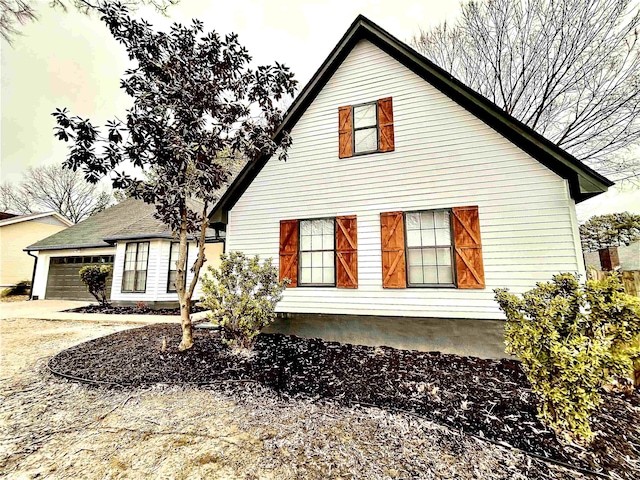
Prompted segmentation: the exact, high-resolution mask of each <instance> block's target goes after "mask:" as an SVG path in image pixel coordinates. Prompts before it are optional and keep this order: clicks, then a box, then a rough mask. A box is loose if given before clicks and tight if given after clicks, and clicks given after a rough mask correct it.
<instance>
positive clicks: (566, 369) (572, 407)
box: [495, 273, 640, 441]
mask: <svg viewBox="0 0 640 480" xmlns="http://www.w3.org/2000/svg"><path fill="white" fill-rule="evenodd" d="M495 294H496V300H497V301H498V304H499V305H500V308H501V309H502V310H503V311H504V312H505V314H506V317H507V322H506V326H505V344H506V346H507V348H506V351H507V353H512V354H515V355H517V356H518V357H519V358H520V360H521V361H522V364H523V367H524V370H525V372H526V374H527V378H528V379H529V381H530V382H531V386H532V388H533V391H534V392H535V393H536V394H537V395H538V396H539V398H540V406H539V408H538V414H539V417H540V419H541V420H542V421H543V422H545V423H546V424H547V425H549V426H551V427H552V428H553V429H554V430H556V432H557V433H559V434H563V435H565V436H567V437H571V436H572V437H574V438H576V439H578V440H583V441H589V440H591V439H592V438H593V432H592V431H591V428H590V425H589V417H590V415H591V414H592V413H593V412H594V411H595V410H596V409H597V408H598V406H599V405H600V403H601V401H602V399H601V396H600V392H599V390H600V388H601V387H602V386H604V385H606V384H609V383H610V382H611V381H612V380H614V379H615V378H620V377H626V376H627V375H628V373H629V371H630V369H631V364H632V358H633V357H634V355H636V354H637V349H633V348H630V347H629V345H631V344H632V341H633V340H634V338H636V337H637V336H638V335H639V334H640V319H639V315H640V299H638V298H635V297H632V296H631V295H627V294H626V293H624V287H623V286H622V284H621V282H620V279H619V278H618V276H617V274H615V273H613V274H611V275H610V276H608V277H606V278H605V279H603V280H589V281H587V282H586V284H585V285H584V286H583V285H580V283H579V281H578V278H577V277H576V276H574V275H572V274H570V273H563V274H560V275H555V276H554V277H553V280H552V281H551V282H548V283H538V284H537V286H536V287H535V288H534V289H532V290H530V291H528V292H526V293H524V295H523V296H522V298H519V297H517V296H515V295H513V294H510V293H508V290H507V289H496V290H495Z"/></svg>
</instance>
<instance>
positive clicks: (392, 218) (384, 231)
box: [380, 212, 407, 288]
mask: <svg viewBox="0 0 640 480" xmlns="http://www.w3.org/2000/svg"><path fill="white" fill-rule="evenodd" d="M380 234H381V237H382V286H383V287H384V288H407V275H406V266H405V260H404V221H403V216H402V212H385V213H381V214H380Z"/></svg>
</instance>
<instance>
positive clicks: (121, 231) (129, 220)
mask: <svg viewBox="0 0 640 480" xmlns="http://www.w3.org/2000/svg"><path fill="white" fill-rule="evenodd" d="M194 203H195V202H194ZM155 211H156V208H155V206H154V205H153V204H148V203H145V202H144V201H142V200H136V199H133V198H128V199H126V200H124V201H122V202H120V203H118V204H117V205H114V206H113V207H110V208H107V209H106V210H104V211H102V212H100V213H96V214H95V215H92V216H90V217H89V218H87V219H86V220H83V221H82V222H80V223H77V224H76V225H74V226H72V227H69V228H67V229H65V230H62V231H60V232H58V233H56V234H54V235H51V236H50V237H47V238H45V239H43V240H40V241H39V242H36V243H34V244H33V245H30V246H28V247H27V248H25V250H27V251H34V250H61V249H70V248H95V247H110V246H112V245H113V244H114V243H115V242H116V241H118V240H126V239H135V238H173V236H172V233H171V230H169V227H167V226H166V225H165V224H164V223H162V222H161V221H160V220H158V219H157V218H155V217H154V213H155ZM215 235H216V232H215V230H213V229H208V231H207V237H214V236H215Z"/></svg>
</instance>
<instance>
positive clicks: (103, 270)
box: [78, 265, 111, 305]
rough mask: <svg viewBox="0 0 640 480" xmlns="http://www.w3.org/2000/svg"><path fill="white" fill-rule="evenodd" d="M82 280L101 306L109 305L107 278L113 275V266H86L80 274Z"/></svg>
mask: <svg viewBox="0 0 640 480" xmlns="http://www.w3.org/2000/svg"><path fill="white" fill-rule="evenodd" d="M78 273H79V274H80V280H82V283H84V284H85V285H86V286H87V290H88V291H89V293H90V294H91V295H93V296H94V297H95V299H96V300H98V302H100V304H101V305H106V304H107V303H108V299H107V277H108V276H109V274H110V273H111V265H86V266H84V267H82V268H81V269H80V271H79V272H78Z"/></svg>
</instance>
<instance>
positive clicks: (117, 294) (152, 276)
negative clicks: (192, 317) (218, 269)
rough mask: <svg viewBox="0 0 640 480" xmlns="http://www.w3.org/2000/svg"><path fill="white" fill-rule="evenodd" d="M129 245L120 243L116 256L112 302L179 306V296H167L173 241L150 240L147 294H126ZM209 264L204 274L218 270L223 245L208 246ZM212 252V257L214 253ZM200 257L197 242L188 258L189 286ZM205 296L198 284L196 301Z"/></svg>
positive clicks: (190, 246)
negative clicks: (124, 279) (124, 277)
mask: <svg viewBox="0 0 640 480" xmlns="http://www.w3.org/2000/svg"><path fill="white" fill-rule="evenodd" d="M126 244H127V242H118V244H117V249H116V253H115V260H114V269H113V283H112V287H111V300H114V301H129V302H177V301H178V294H177V293H175V292H167V282H168V278H169V256H170V253H171V240H165V239H162V240H158V239H156V240H150V241H149V263H148V266H147V287H146V290H145V291H144V292H130V293H127V292H123V291H122V274H123V271H124V253H125V250H126ZM205 248H206V256H207V259H208V261H207V263H206V264H205V265H204V266H203V268H202V269H201V274H204V273H205V272H206V267H207V266H208V265H214V266H218V265H219V263H220V260H219V254H220V253H222V243H214V244H207V245H206V247H205ZM210 252H211V253H210ZM197 256H198V249H197V247H196V244H195V242H190V243H189V252H188V257H187V267H188V271H187V284H189V282H191V280H192V279H193V272H191V270H190V269H191V266H192V265H193V264H194V263H195V261H196V258H197ZM200 295H201V283H200V282H198V283H197V284H196V289H195V291H194V295H193V298H194V299H199V298H200Z"/></svg>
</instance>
